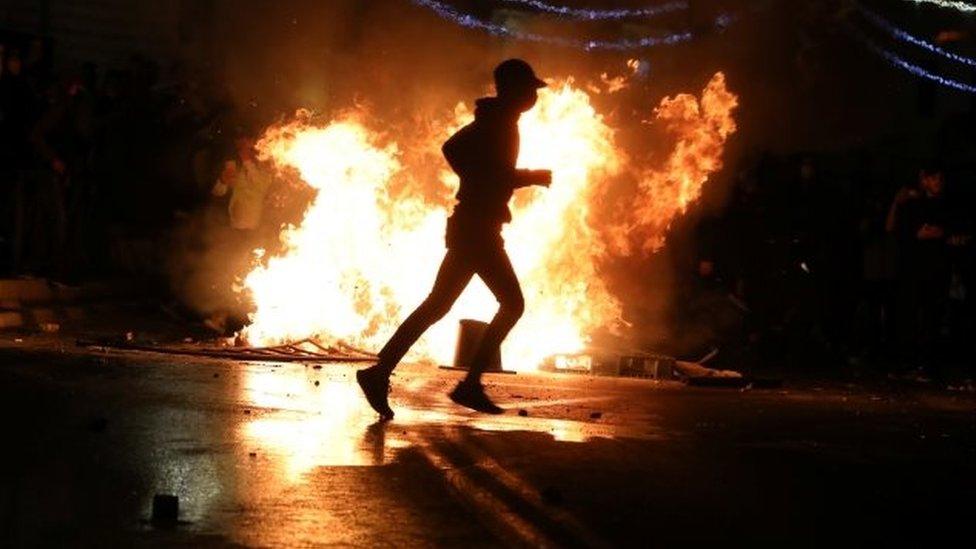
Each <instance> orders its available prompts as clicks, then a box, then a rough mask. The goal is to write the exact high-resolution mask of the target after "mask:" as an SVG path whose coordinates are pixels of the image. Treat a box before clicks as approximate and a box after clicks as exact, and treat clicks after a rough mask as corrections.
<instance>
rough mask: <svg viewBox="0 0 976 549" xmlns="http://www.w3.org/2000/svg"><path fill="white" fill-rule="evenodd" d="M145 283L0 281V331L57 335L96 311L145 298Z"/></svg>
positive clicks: (112, 281) (122, 281) (40, 280)
mask: <svg viewBox="0 0 976 549" xmlns="http://www.w3.org/2000/svg"><path fill="white" fill-rule="evenodd" d="M147 289H148V288H147V285H146V284H145V283H140V282H135V281H131V280H103V281H93V282H86V283H83V284H80V285H78V286H68V285H65V284H61V283H58V282H52V281H49V280H45V279H0V329H11V328H28V329H40V330H43V331H46V332H57V331H59V330H60V328H61V326H62V325H64V324H66V323H69V322H80V321H83V320H85V319H86V318H90V317H91V316H92V315H93V314H95V313H96V311H97V310H104V308H106V307H109V308H111V307H113V306H117V305H119V304H121V303H123V302H124V301H125V300H131V299H135V298H138V297H141V296H145V295H146V294H147Z"/></svg>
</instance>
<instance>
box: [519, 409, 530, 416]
mask: <svg viewBox="0 0 976 549" xmlns="http://www.w3.org/2000/svg"><path fill="white" fill-rule="evenodd" d="M518 415H520V416H522V417H528V415H529V411H528V410H526V409H524V408H523V409H521V410H519V411H518Z"/></svg>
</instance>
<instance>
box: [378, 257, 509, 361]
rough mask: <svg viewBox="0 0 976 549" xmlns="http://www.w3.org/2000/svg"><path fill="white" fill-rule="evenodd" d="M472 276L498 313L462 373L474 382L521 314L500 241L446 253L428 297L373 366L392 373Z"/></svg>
mask: <svg viewBox="0 0 976 549" xmlns="http://www.w3.org/2000/svg"><path fill="white" fill-rule="evenodd" d="M474 275H478V276H479V277H481V280H483V281H484V282H485V285H487V286H488V289H489V290H491V293H492V294H494V295H495V299H497V300H498V304H499V307H498V312H497V313H496V314H495V318H493V319H492V320H491V323H490V324H489V325H488V328H487V330H485V334H484V336H483V338H482V340H481V345H480V346H479V348H478V351H477V352H476V353H475V355H474V359H473V360H472V363H471V370H470V372H469V374H468V377H469V378H470V379H477V378H479V377H480V376H481V373H482V372H484V370H485V368H487V366H488V364H489V362H490V360H491V358H492V357H493V356H494V355H495V353H497V352H498V349H499V347H500V346H501V343H502V340H503V339H505V336H507V335H508V332H509V331H510V330H511V329H512V327H513V326H515V323H516V322H518V319H519V317H521V316H522V312H523V311H524V310H525V300H524V299H523V297H522V289H521V288H519V283H518V279H517V278H516V277H515V271H514V270H513V269H512V263H511V262H510V261H509V259H508V254H506V253H505V248H504V247H503V246H502V244H501V242H500V239H499V241H498V242H497V243H496V242H491V243H489V244H486V243H483V242H482V243H478V244H476V245H473V244H471V243H464V244H462V245H456V246H452V247H450V248H448V250H447V255H445V256H444V261H443V262H442V263H441V267H440V270H438V271H437V279H436V280H435V281H434V288H433V289H432V290H431V291H430V295H428V296H427V299H425V300H424V302H423V303H421V304H420V306H419V307H417V309H416V310H415V311H414V312H413V313H411V314H410V316H408V317H407V319H406V320H405V321H403V324H401V325H400V327H399V328H398V329H397V331H396V333H395V334H393V337H391V338H390V341H388V342H387V344H386V345H384V346H383V349H382V350H381V351H380V354H379V356H380V361H379V365H378V366H379V367H380V368H382V369H384V370H386V371H387V372H392V371H393V369H394V368H395V367H396V365H397V363H399V362H400V360H401V359H402V358H403V355H405V354H406V353H407V351H408V350H410V347H411V346H412V345H413V344H414V343H415V342H416V341H417V339H419V338H420V336H421V335H423V333H424V332H425V331H427V328H430V327H431V325H433V324H434V323H435V322H437V321H438V320H440V319H441V318H443V317H444V315H446V314H447V312H448V311H450V310H451V306H452V305H454V302H455V301H456V300H457V298H458V297H459V296H460V295H461V292H463V291H464V288H465V287H467V285H468V282H470V281H471V277H473V276H474Z"/></svg>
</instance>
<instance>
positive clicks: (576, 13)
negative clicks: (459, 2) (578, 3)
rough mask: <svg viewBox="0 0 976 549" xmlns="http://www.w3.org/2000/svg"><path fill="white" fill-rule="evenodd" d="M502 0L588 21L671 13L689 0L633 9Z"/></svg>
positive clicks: (538, 0)
mask: <svg viewBox="0 0 976 549" xmlns="http://www.w3.org/2000/svg"><path fill="white" fill-rule="evenodd" d="M500 1H501V2H505V3H508V4H520V5H523V6H527V7H530V8H533V9H536V10H538V11H541V12H546V13H552V14H555V15H562V16H564V17H569V18H573V19H585V20H588V21H599V20H608V19H634V18H640V17H654V16H656V15H662V14H665V13H671V12H676V11H681V10H686V9H688V2H686V1H684V0H681V1H677V2H668V3H665V4H659V5H656V6H647V7H644V8H632V9H626V8H620V9H589V8H571V7H568V6H560V5H555V4H550V3H549V2H543V1H542V0H500Z"/></svg>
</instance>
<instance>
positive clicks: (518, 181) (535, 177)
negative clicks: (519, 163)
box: [512, 170, 552, 189]
mask: <svg viewBox="0 0 976 549" xmlns="http://www.w3.org/2000/svg"><path fill="white" fill-rule="evenodd" d="M513 171H514V173H513V174H512V185H513V186H514V187H515V188H516V189H520V188H522V187H531V186H532V185H539V186H540V187H548V186H549V184H550V183H552V171H551V170H513Z"/></svg>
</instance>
